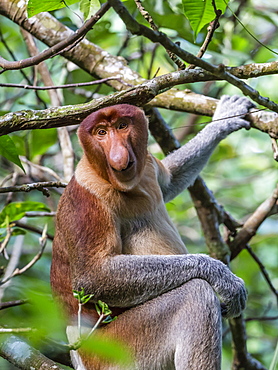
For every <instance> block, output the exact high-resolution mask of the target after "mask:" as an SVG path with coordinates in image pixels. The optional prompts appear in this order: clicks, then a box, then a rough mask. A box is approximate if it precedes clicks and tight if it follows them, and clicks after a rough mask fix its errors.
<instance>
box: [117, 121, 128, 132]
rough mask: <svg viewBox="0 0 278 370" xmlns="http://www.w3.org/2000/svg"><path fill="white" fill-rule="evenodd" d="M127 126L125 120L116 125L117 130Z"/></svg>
mask: <svg viewBox="0 0 278 370" xmlns="http://www.w3.org/2000/svg"><path fill="white" fill-rule="evenodd" d="M127 127H128V124H127V123H126V122H121V123H120V124H119V126H118V129H119V130H124V129H126V128H127Z"/></svg>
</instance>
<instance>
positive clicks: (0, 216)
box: [0, 202, 50, 227]
mask: <svg viewBox="0 0 278 370" xmlns="http://www.w3.org/2000/svg"><path fill="white" fill-rule="evenodd" d="M28 211H46V212H49V211H50V209H49V208H48V207H47V206H46V205H45V204H43V203H40V202H14V203H10V204H8V205H7V206H6V207H4V208H3V210H2V212H1V213H0V227H6V226H7V224H9V223H11V222H12V221H16V220H20V219H21V218H22V217H24V215H25V212H28Z"/></svg>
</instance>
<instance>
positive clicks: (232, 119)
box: [162, 95, 254, 202]
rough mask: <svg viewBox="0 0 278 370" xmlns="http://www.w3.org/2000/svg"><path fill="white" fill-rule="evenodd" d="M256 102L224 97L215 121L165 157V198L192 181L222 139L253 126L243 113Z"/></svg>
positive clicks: (178, 191) (236, 97) (220, 102)
mask: <svg viewBox="0 0 278 370" xmlns="http://www.w3.org/2000/svg"><path fill="white" fill-rule="evenodd" d="M252 107H254V104H253V103H252V102H251V101H250V100H248V99H247V98H245V97H239V96H227V95H224V96H222V97H221V99H220V101H219V103H218V105H217V108H216V110H215V113H214V116H213V119H212V122H211V123H210V124H208V125H207V126H206V127H205V128H204V129H203V130H202V131H200V132H199V133H198V135H196V136H195V137H194V138H193V139H192V140H190V141H189V142H188V143H187V144H185V145H183V146H182V147H181V148H180V149H178V150H176V151H175V152H173V153H171V154H169V155H168V156H167V157H166V158H164V159H163V160H162V163H163V165H164V166H165V167H166V169H167V170H168V171H169V172H170V175H171V182H170V184H169V185H167V186H163V185H162V191H163V195H164V200H165V202H168V201H170V200H171V199H173V198H174V197H175V196H176V195H178V194H179V193H180V192H181V191H182V190H184V189H185V188H187V187H188V186H190V185H193V183H194V181H195V180H196V178H197V176H198V175H199V173H200V172H201V170H202V169H203V167H204V166H205V164H206V162H207V161H208V159H209V157H210V155H211V154H212V152H213V150H214V149H215V147H216V146H217V145H218V144H219V142H220V141H221V140H223V139H225V137H227V136H228V135H229V134H231V133H232V132H234V131H237V130H239V129H241V128H246V129H249V128H250V124H249V122H248V121H246V120H245V119H244V116H245V115H246V114H247V113H248V112H249V109H250V108H252Z"/></svg>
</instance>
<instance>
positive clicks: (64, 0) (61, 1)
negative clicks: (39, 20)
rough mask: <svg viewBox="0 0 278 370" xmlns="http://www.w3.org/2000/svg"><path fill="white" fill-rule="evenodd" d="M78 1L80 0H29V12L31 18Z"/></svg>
mask: <svg viewBox="0 0 278 370" xmlns="http://www.w3.org/2000/svg"><path fill="white" fill-rule="evenodd" d="M78 2H79V0H47V1H42V0H29V1H28V5H27V14H28V17H29V18H30V17H33V15H36V14H38V13H41V12H50V11H52V10H57V9H61V8H64V7H66V6H69V5H72V4H75V3H78Z"/></svg>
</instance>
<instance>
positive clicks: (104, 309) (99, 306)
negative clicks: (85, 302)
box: [95, 300, 112, 316]
mask: <svg viewBox="0 0 278 370" xmlns="http://www.w3.org/2000/svg"><path fill="white" fill-rule="evenodd" d="M95 306H96V310H97V313H98V314H99V315H105V316H108V315H111V313H112V311H111V310H110V308H109V307H108V304H107V303H105V302H103V301H100V300H99V301H98V302H97V303H96V304H95Z"/></svg>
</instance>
